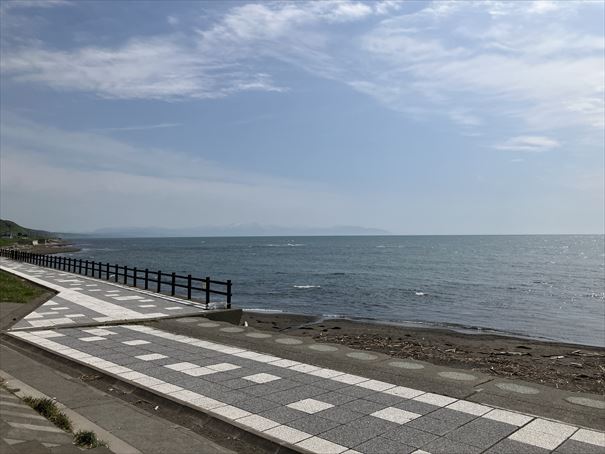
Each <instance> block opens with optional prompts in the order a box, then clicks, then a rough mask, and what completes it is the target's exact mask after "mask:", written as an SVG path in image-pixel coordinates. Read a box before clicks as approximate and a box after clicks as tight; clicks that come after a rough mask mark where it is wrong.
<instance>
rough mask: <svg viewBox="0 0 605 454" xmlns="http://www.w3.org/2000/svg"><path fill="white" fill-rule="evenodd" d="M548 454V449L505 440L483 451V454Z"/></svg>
mask: <svg viewBox="0 0 605 454" xmlns="http://www.w3.org/2000/svg"><path fill="white" fill-rule="evenodd" d="M550 452H551V451H549V450H548V449H543V448H538V447H537V446H532V445H528V444H526V443H520V442H518V441H515V440H510V439H508V438H505V439H504V440H502V441H500V442H499V443H497V444H495V445H494V446H492V447H491V448H489V449H488V450H487V451H485V452H484V454H548V453H550Z"/></svg>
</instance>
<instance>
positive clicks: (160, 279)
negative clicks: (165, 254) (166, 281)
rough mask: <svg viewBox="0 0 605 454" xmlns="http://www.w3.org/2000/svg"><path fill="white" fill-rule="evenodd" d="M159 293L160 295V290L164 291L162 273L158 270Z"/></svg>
mask: <svg viewBox="0 0 605 454" xmlns="http://www.w3.org/2000/svg"><path fill="white" fill-rule="evenodd" d="M157 284H158V285H157V290H156V291H157V292H158V293H160V290H161V289H162V271H159V270H158V282H157Z"/></svg>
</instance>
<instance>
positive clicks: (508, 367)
mask: <svg viewBox="0 0 605 454" xmlns="http://www.w3.org/2000/svg"><path fill="white" fill-rule="evenodd" d="M244 321H246V322H247V323H248V325H249V326H251V327H254V328H257V329H261V330H267V331H272V332H283V333H284V334H288V335H294V336H304V337H311V338H313V339H315V340H316V341H318V342H331V343H335V344H343V345H347V346H349V347H351V348H355V349H359V350H372V351H376V352H380V353H385V354H388V355H391V356H395V357H399V358H413V359H417V360H421V361H427V362H430V363H432V364H436V365H442V366H450V367H458V368H465V369H472V370H475V371H478V372H483V373H486V374H491V375H495V376H500V377H508V378H517V379H521V380H526V381H530V382H534V383H539V384H542V385H547V386H552V387H555V388H559V389H566V390H569V391H581V392H590V393H595V394H603V393H605V348H600V347H590V346H582V345H576V344H565V343H560V342H542V341H537V340H528V339H522V338H515V337H506V336H500V335H493V334H467V333H459V332H456V331H451V330H447V329H442V328H425V327H406V326H398V325H385V324H378V323H369V322H360V321H351V320H343V319H320V318H318V317H313V316H306V315H298V314H284V313H264V312H244V315H243V316H242V323H243V322H244ZM561 357H562V358H561Z"/></svg>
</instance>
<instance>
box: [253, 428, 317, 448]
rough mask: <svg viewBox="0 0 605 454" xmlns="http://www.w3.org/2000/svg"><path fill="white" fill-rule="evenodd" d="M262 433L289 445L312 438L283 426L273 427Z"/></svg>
mask: <svg viewBox="0 0 605 454" xmlns="http://www.w3.org/2000/svg"><path fill="white" fill-rule="evenodd" d="M264 433H265V434H266V435H269V436H271V437H274V438H277V439H278V440H282V441H285V442H286V443H290V444H296V443H298V442H299V441H302V440H306V439H307V438H311V437H312V435H311V434H308V433H306V432H303V431H301V430H297V429H294V428H292V427H288V426H284V425H282V426H276V427H273V428H272V429H269V430H266V431H265V432H264Z"/></svg>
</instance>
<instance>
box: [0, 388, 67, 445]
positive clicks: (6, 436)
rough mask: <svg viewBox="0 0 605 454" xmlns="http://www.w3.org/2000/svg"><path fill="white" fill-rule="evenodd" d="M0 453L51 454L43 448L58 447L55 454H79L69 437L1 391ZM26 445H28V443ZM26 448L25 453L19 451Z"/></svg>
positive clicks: (26, 406) (16, 399) (25, 405)
mask: <svg viewBox="0 0 605 454" xmlns="http://www.w3.org/2000/svg"><path fill="white" fill-rule="evenodd" d="M0 428H1V429H2V430H0V432H1V434H2V435H1V437H0V452H3V453H12V452H17V451H18V450H19V452H28V451H29V452H34V451H35V449H36V448H41V449H39V450H40V451H41V452H51V451H50V449H45V448H59V449H57V450H56V452H76V453H77V452H79V450H78V449H77V448H76V447H75V446H74V445H73V438H72V436H71V434H69V433H67V432H64V431H63V430H61V429H59V428H58V427H56V426H55V425H54V424H52V423H51V422H49V421H48V420H47V419H46V418H44V417H43V416H40V415H39V414H38V413H37V412H36V411H34V410H33V409H32V408H31V407H30V406H29V405H27V404H26V403H25V402H23V401H22V400H21V399H19V398H18V397H17V396H15V395H14V394H13V393H11V392H8V391H7V390H6V389H3V388H0ZM28 442H29V443H28ZM23 445H25V450H24V451H22V450H21V448H23Z"/></svg>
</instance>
